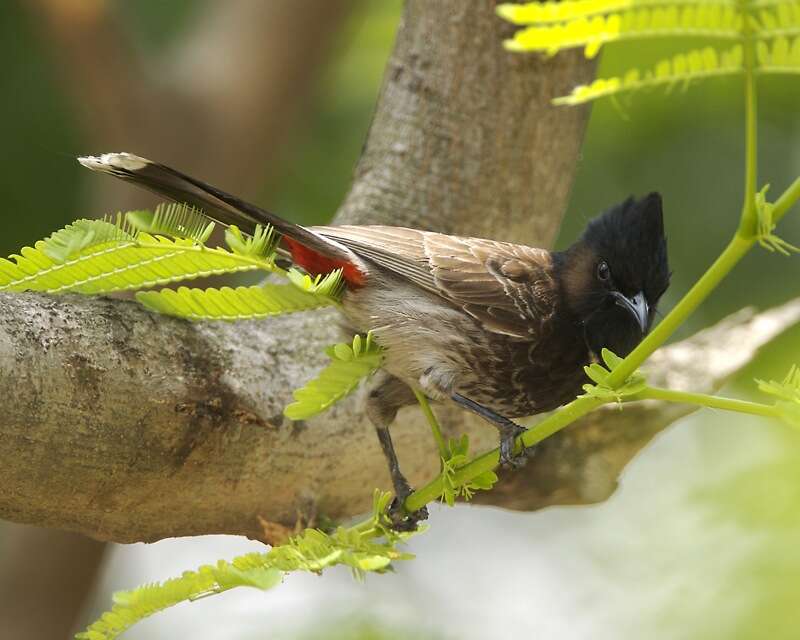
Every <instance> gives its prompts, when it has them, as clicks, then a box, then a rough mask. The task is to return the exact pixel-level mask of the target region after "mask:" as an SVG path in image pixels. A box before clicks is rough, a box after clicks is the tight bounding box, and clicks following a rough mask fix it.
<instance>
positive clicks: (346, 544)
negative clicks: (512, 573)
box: [76, 491, 424, 640]
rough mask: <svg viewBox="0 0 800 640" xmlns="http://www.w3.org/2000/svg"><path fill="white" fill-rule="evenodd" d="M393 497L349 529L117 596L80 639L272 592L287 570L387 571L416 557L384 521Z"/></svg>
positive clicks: (382, 497)
mask: <svg viewBox="0 0 800 640" xmlns="http://www.w3.org/2000/svg"><path fill="white" fill-rule="evenodd" d="M391 498H392V496H391V494H389V493H382V492H380V491H376V492H375V495H374V498H373V513H372V517H371V518H370V519H368V520H367V521H365V522H364V523H362V524H361V525H357V526H355V527H351V528H349V529H346V528H343V527H339V528H338V529H337V530H336V531H334V532H333V533H325V532H323V531H319V530H317V529H306V530H305V531H304V532H303V533H302V534H301V535H299V536H297V537H294V538H292V539H290V540H289V541H288V542H287V543H286V544H282V545H280V546H276V547H273V548H272V549H271V550H270V551H269V552H267V553H248V554H246V555H243V556H239V557H238V558H235V559H234V560H232V561H230V562H227V561H224V560H220V561H219V562H217V564H216V565H213V566H212V565H206V566H203V567H200V568H199V569H197V570H196V571H185V572H184V573H183V575H181V576H180V577H179V578H173V579H171V580H167V581H165V582H162V583H160V584H158V583H157V584H149V585H145V586H143V587H139V588H138V589H133V590H132V591H123V592H120V593H117V594H115V595H114V606H113V607H112V609H111V611H108V612H106V613H104V614H103V615H102V616H101V617H100V618H99V619H98V620H97V621H95V622H94V623H92V624H91V625H90V626H89V627H88V628H87V629H86V631H84V632H82V633H79V634H78V635H77V636H76V638H77V639H78V640H113V639H114V638H117V637H118V636H119V635H120V634H121V633H122V632H124V631H125V630H126V629H128V628H130V627H131V626H132V625H134V624H135V623H136V622H138V621H139V620H142V619H143V618H146V617H148V616H151V615H153V614H154V613H157V612H159V611H163V610H164V609H167V608H169V607H172V606H174V605H176V604H179V603H181V602H190V601H194V600H198V599H200V598H203V597H205V596H209V595H214V594H217V593H222V592H224V591H228V590H230V589H234V588H237V587H255V588H257V589H262V590H266V589H271V588H272V587H274V586H276V585H277V584H279V583H280V582H281V580H282V578H283V576H284V574H285V573H286V572H289V571H312V572H315V573H319V572H320V571H322V570H324V569H326V568H328V567H331V566H334V565H345V566H348V567H350V569H351V570H352V571H353V572H354V574H355V575H356V576H357V577H358V576H361V575H363V573H364V572H366V571H374V572H377V573H383V572H385V571H387V570H388V569H389V567H390V565H391V563H392V562H394V561H396V560H409V559H411V558H413V556H412V555H411V554H410V553H405V552H402V551H399V550H398V549H397V546H398V544H401V543H403V542H405V541H406V540H408V538H410V537H411V536H412V535H415V534H416V533H419V532H421V531H423V530H424V529H422V528H420V529H418V530H417V531H415V532H411V533H400V532H396V531H393V530H392V528H391V523H390V522H389V521H388V519H387V517H386V508H387V506H388V504H389V502H390V500H391Z"/></svg>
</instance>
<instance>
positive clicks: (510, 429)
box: [450, 392, 528, 467]
mask: <svg viewBox="0 0 800 640" xmlns="http://www.w3.org/2000/svg"><path fill="white" fill-rule="evenodd" d="M450 397H451V398H452V399H453V401H454V402H456V403H457V404H459V405H460V406H462V407H464V408H465V409H469V410H470V411H472V412H473V413H475V414H477V415H479V416H480V417H481V418H483V419H484V420H486V421H487V422H491V423H492V424H493V425H494V426H495V427H496V428H497V430H498V431H499V432H500V464H503V465H510V466H512V467H521V466H523V465H524V464H525V462H526V460H527V451H528V450H527V449H526V448H525V446H523V447H522V452H521V453H520V454H519V455H516V456H515V455H514V442H515V441H516V439H517V436H518V435H520V434H521V433H524V432H525V431H527V429H526V428H525V427H523V426H522V425H519V424H517V423H516V422H514V421H513V420H509V419H508V418H506V417H505V416H501V415H500V414H499V413H495V412H494V411H492V410H491V409H489V408H488V407H484V406H483V405H482V404H478V403H477V402H475V401H474V400H470V399H469V398H465V397H464V396H462V395H461V394H460V393H455V392H454V393H452V394H451V395H450Z"/></svg>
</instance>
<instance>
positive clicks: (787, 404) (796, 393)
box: [756, 365, 800, 429]
mask: <svg viewBox="0 0 800 640" xmlns="http://www.w3.org/2000/svg"><path fill="white" fill-rule="evenodd" d="M756 382H757V383H758V388H759V389H761V391H763V392H764V393H767V394H769V395H771V396H773V397H774V398H775V399H776V400H775V409H776V412H777V415H778V417H779V418H781V419H782V420H784V421H785V422H787V423H788V424H790V425H792V426H793V427H796V428H798V429H800V367H798V366H797V365H795V366H793V367H792V368H791V370H790V371H789V373H788V374H786V377H785V378H784V379H783V380H782V381H781V382H777V381H775V380H770V381H768V382H767V381H764V380H757V381H756Z"/></svg>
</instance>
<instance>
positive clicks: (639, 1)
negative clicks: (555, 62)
mask: <svg viewBox="0 0 800 640" xmlns="http://www.w3.org/2000/svg"><path fill="white" fill-rule="evenodd" d="M497 13H498V15H500V16H501V17H502V18H505V19H506V20H508V21H510V22H512V23H514V24H516V25H521V26H524V28H523V29H520V30H519V31H517V32H516V33H515V34H514V37H513V38H511V39H509V40H507V41H506V42H505V46H506V48H507V49H509V50H510V51H520V52H525V51H539V52H543V53H546V54H548V55H554V54H556V53H558V52H559V51H561V50H563V49H569V48H574V47H583V50H584V55H585V56H586V57H587V58H593V57H595V56H596V55H597V54H598V52H599V51H600V49H601V48H602V47H603V45H605V44H608V43H611V42H618V41H624V40H642V39H654V38H676V37H677V38H690V39H697V38H702V39H707V40H712V41H716V42H721V43H724V42H726V41H727V42H734V43H735V44H734V45H733V46H730V45H728V46H727V47H725V48H718V45H714V46H706V47H703V48H699V49H689V50H686V51H682V52H680V53H678V54H675V55H673V56H672V57H670V58H665V59H663V60H661V61H660V62H658V63H657V64H656V65H655V66H654V67H653V68H652V69H646V70H643V69H639V68H637V67H631V68H630V69H628V70H627V71H626V72H625V73H624V74H623V75H621V76H615V77H611V78H598V79H597V80H595V81H594V82H592V83H591V84H589V85H580V86H578V87H575V89H573V91H572V93H570V95H568V96H563V97H560V98H556V99H555V100H554V102H555V103H556V104H568V105H574V104H580V103H583V102H588V101H590V100H596V99H597V98H601V97H605V96H612V95H617V94H621V93H625V92H630V91H636V90H639V89H643V88H650V87H656V86H664V87H668V88H671V87H674V86H682V87H687V86H689V84H691V83H692V82H696V81H700V80H705V79H708V78H712V77H719V76H724V75H743V74H745V72H746V71H747V69H750V70H751V71H752V72H753V73H758V74H773V73H780V74H787V73H788V74H798V73H800V1H798V0H777V1H772V0H769V1H767V2H764V1H760V0H741V1H734V0H695V1H691V0H566V1H565V2H544V3H539V2H534V3H529V4H522V5H517V4H501V5H499V6H498V7H497ZM753 43H755V45H754V44H753ZM753 46H754V48H755V55H754V56H746V55H745V49H746V48H752V47H753Z"/></svg>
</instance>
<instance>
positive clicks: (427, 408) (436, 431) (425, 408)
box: [414, 390, 450, 460]
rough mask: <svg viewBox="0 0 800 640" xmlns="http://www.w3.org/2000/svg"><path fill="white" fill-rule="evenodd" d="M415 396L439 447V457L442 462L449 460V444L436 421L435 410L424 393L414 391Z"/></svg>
mask: <svg viewBox="0 0 800 640" xmlns="http://www.w3.org/2000/svg"><path fill="white" fill-rule="evenodd" d="M414 395H415V396H416V397H417V402H419V406H420V408H421V409H422V413H423V414H425V419H426V420H427V421H428V424H429V425H430V427H431V431H432V432H433V438H434V440H436V446H437V447H439V455H440V456H441V458H442V460H447V458H448V457H449V455H450V452H449V451H448V450H447V442H445V439H444V436H443V435H442V428H441V427H440V426H439V421H438V420H437V419H436V415H435V414H434V413H433V409H431V404H430V402H428V398H426V397H425V394H424V393H422V392H421V391H417V390H414Z"/></svg>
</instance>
